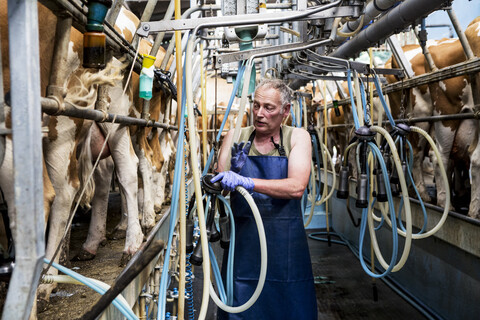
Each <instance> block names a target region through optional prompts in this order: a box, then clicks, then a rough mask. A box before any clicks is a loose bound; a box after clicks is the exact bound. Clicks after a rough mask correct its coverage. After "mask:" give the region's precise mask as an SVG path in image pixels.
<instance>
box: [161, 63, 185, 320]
mask: <svg viewBox="0 0 480 320" xmlns="http://www.w3.org/2000/svg"><path fill="white" fill-rule="evenodd" d="M185 59H186V57H185ZM184 63H185V61H184ZM183 76H184V77H185V69H184V70H183ZM185 91H186V90H185V81H184V82H183V84H182V103H181V114H182V115H183V114H185V105H186V92H185ZM184 131H185V117H181V119H180V124H179V128H178V135H179V136H178V141H177V154H176V157H175V172H174V176H173V187H172V195H173V196H172V202H171V210H170V226H169V231H168V242H167V249H166V251H165V259H164V262H163V269H162V275H161V279H160V288H159V292H158V310H157V319H158V320H164V319H165V311H166V295H167V281H168V278H169V275H168V271H169V270H168V267H169V264H170V252H171V249H172V248H171V247H172V240H173V234H174V231H175V225H176V221H177V214H178V203H179V199H178V198H179V194H180V179H181V178H182V177H181V176H180V174H181V165H182V164H183V161H182V160H183V142H184V137H183V136H182V137H180V134H183V133H184Z"/></svg>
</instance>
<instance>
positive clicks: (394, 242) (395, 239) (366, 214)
mask: <svg viewBox="0 0 480 320" xmlns="http://www.w3.org/2000/svg"><path fill="white" fill-rule="evenodd" d="M368 146H369V147H370V150H371V151H373V152H374V153H375V156H376V157H377V159H381V158H382V155H381V153H380V150H379V149H378V147H377V146H376V145H375V144H374V143H373V142H368ZM379 163H380V166H381V167H382V173H383V175H384V178H385V183H386V185H387V187H386V191H387V195H388V198H389V199H390V201H388V204H389V206H390V210H393V201H391V200H392V198H393V196H392V190H391V188H390V185H389V180H388V174H387V168H386V166H385V162H383V161H381V160H380V161H379ZM367 170H368V166H367ZM369 211H370V210H369V209H368V208H363V210H362V221H361V225H360V239H359V249H358V251H359V253H361V252H362V249H363V241H364V238H365V233H366V225H367V221H368V226H369V232H370V239H371V242H372V246H373V248H374V251H375V255H376V256H377V258H378V259H379V261H380V259H382V260H383V256H382V254H381V252H380V250H376V248H375V245H374V242H375V243H376V235H375V233H374V232H375V230H374V222H373V217H372V215H371V214H369ZM392 212H394V211H392ZM392 224H393V225H394V226H395V227H392V247H393V249H392V257H391V260H390V264H389V265H386V263H385V265H386V266H384V265H383V264H382V266H383V267H384V268H385V271H384V272H383V273H381V274H376V273H374V272H372V271H371V270H370V269H369V268H368V266H367V265H366V263H365V261H364V258H363V254H359V260H360V263H361V265H362V267H363V270H364V271H365V272H366V273H367V274H368V275H369V276H371V277H373V278H382V277H384V276H386V275H388V274H389V273H390V272H392V271H393V270H394V269H395V267H396V266H395V265H394V263H395V261H396V259H397V252H398V234H397V231H396V220H395V219H392ZM377 248H378V245H377ZM404 253H405V249H404ZM407 257H408V254H407ZM383 261H384V260H383Z"/></svg>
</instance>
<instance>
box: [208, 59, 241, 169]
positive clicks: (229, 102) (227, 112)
mask: <svg viewBox="0 0 480 320" xmlns="http://www.w3.org/2000/svg"><path fill="white" fill-rule="evenodd" d="M244 71H245V66H244V65H243V64H242V65H241V66H240V68H239V69H238V73H237V81H235V84H234V86H233V90H232V94H231V95H230V100H229V101H228V105H227V109H226V110H225V115H224V117H223V120H222V124H221V125H220V128H219V129H218V134H217V137H216V138H215V141H217V142H218V141H220V137H221V136H222V131H223V127H224V126H225V123H227V118H228V115H229V113H230V109H231V108H232V105H233V101H234V100H235V95H236V94H237V91H238V87H239V86H240V82H241V79H242V77H243V75H244ZM213 155H214V150H213V148H212V150H211V151H210V154H209V155H208V160H207V163H206V164H205V167H204V168H203V172H202V175H206V174H207V172H208V169H209V168H210V164H211V162H212V160H213Z"/></svg>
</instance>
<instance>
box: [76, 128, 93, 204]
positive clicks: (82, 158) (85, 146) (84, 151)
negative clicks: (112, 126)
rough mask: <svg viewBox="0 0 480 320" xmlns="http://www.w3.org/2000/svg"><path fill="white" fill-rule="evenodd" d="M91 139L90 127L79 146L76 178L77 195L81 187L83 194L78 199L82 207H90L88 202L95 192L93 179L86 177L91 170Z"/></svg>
mask: <svg viewBox="0 0 480 320" xmlns="http://www.w3.org/2000/svg"><path fill="white" fill-rule="evenodd" d="M91 140H92V127H90V128H89V129H88V132H87V136H86V137H85V141H84V142H83V143H82V145H81V148H80V155H79V157H78V179H79V180H80V193H79V194H78V195H77V196H80V194H81V192H82V190H83V189H85V191H84V192H83V196H82V198H81V199H77V201H80V205H81V206H82V207H84V208H88V209H89V208H90V203H91V202H92V199H93V195H94V193H95V181H94V179H93V177H92V178H90V179H88V177H89V176H90V174H91V173H92V170H93V164H92V163H93V159H92V148H91V146H90V144H91Z"/></svg>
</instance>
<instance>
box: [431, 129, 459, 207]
mask: <svg viewBox="0 0 480 320" xmlns="http://www.w3.org/2000/svg"><path fill="white" fill-rule="evenodd" d="M455 131H456V128H455V129H452V128H451V127H447V126H445V125H444V124H443V122H440V121H438V122H436V123H435V138H436V144H437V148H438V151H439V153H440V159H436V160H435V165H434V167H435V184H436V187H437V205H439V206H441V207H444V206H445V201H446V190H445V184H444V181H443V178H442V175H441V173H440V167H439V165H438V161H442V163H443V166H444V168H445V170H446V171H447V177H448V179H449V183H450V177H451V176H452V175H451V166H450V153H451V151H452V146H453V141H454V139H455ZM449 209H450V208H449Z"/></svg>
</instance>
